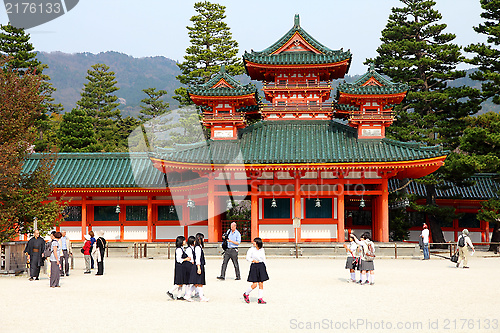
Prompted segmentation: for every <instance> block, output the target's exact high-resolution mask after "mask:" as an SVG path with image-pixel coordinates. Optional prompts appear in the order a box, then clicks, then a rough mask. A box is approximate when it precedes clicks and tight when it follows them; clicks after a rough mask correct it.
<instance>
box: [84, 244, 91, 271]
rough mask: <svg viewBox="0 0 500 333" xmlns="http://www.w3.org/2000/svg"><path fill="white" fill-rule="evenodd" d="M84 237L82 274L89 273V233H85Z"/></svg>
mask: <svg viewBox="0 0 500 333" xmlns="http://www.w3.org/2000/svg"><path fill="white" fill-rule="evenodd" d="M84 237H85V244H84V245H83V258H84V259H85V272H83V274H90V235H85V236H84Z"/></svg>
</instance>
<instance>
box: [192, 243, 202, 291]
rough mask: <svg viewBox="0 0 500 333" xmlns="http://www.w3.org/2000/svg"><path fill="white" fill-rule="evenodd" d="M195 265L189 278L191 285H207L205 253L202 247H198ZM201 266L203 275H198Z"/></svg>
mask: <svg viewBox="0 0 500 333" xmlns="http://www.w3.org/2000/svg"><path fill="white" fill-rule="evenodd" d="M193 255H194V265H193V267H192V268H191V274H190V276H189V283H190V284H201V285H206V281H205V253H204V252H203V249H202V247H201V246H196V247H195V249H194V251H193ZM197 265H200V269H201V274H198V266H197Z"/></svg>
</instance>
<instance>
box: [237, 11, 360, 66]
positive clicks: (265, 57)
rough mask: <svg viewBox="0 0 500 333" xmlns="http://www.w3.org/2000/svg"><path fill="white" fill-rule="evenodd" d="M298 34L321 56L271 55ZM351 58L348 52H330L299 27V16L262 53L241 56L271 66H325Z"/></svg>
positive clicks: (286, 53) (252, 52)
mask: <svg viewBox="0 0 500 333" xmlns="http://www.w3.org/2000/svg"><path fill="white" fill-rule="evenodd" d="M296 32H298V33H299V34H300V35H301V36H302V37H303V38H304V40H305V41H306V42H308V43H309V44H310V45H311V46H313V47H314V48H315V49H317V50H318V51H320V52H322V54H316V53H314V52H283V53H280V54H274V55H273V54H272V53H273V52H275V51H276V50H278V49H279V48H280V47H282V46H283V45H284V44H285V43H286V42H287V41H288V40H290V38H292V36H293V35H294V34H295V33H296ZM351 57H352V55H351V52H350V51H343V50H342V49H341V50H331V49H329V48H328V47H326V46H324V45H323V44H321V43H320V42H318V41H317V40H316V39H314V38H313V37H312V36H311V35H309V34H308V33H307V32H306V31H305V30H304V29H302V28H301V27H300V22H299V15H295V24H294V26H293V27H292V28H291V29H290V30H289V31H288V32H287V33H286V34H285V35H283V37H281V38H280V39H279V40H278V41H277V42H276V43H274V44H273V45H271V46H269V47H268V48H266V49H265V50H263V51H260V52H256V51H253V50H252V51H251V53H248V52H246V51H245V54H244V55H243V60H244V61H251V62H255V63H259V64H272V65H282V64H287V65H293V64H327V63H335V62H339V61H343V60H346V59H350V58H351Z"/></svg>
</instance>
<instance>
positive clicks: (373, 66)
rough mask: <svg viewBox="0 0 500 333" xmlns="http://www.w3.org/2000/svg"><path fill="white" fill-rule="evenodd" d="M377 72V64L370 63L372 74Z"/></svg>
mask: <svg viewBox="0 0 500 333" xmlns="http://www.w3.org/2000/svg"><path fill="white" fill-rule="evenodd" d="M374 71H375V64H374V63H373V62H370V72H374Z"/></svg>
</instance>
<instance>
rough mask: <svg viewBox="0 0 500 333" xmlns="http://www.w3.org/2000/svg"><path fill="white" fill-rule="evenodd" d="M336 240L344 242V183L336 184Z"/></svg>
mask: <svg viewBox="0 0 500 333" xmlns="http://www.w3.org/2000/svg"><path fill="white" fill-rule="evenodd" d="M337 190H338V197H337V219H338V220H337V242H344V241H345V237H344V229H345V216H344V212H345V198H344V184H338V185H337Z"/></svg>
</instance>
